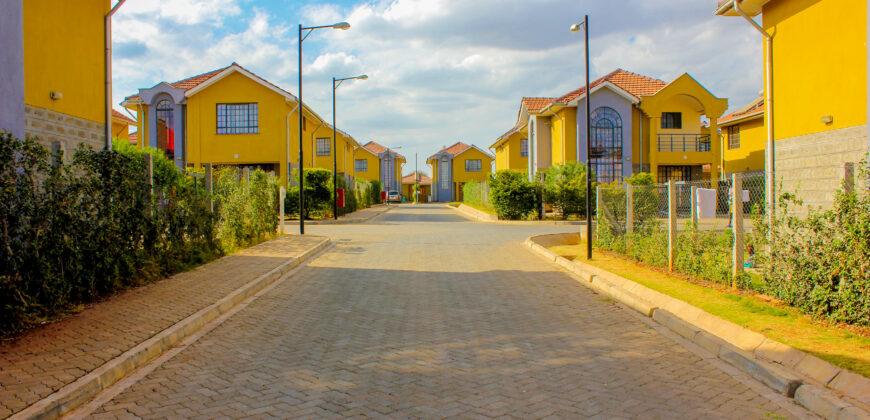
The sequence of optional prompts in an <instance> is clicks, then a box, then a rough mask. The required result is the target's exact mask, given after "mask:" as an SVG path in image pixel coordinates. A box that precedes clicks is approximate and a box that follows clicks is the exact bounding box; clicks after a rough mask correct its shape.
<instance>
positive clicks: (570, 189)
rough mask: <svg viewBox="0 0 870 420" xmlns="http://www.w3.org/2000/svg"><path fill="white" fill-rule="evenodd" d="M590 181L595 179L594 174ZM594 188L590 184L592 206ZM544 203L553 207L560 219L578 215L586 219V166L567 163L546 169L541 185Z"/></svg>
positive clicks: (593, 183) (593, 184) (594, 184)
mask: <svg viewBox="0 0 870 420" xmlns="http://www.w3.org/2000/svg"><path fill="white" fill-rule="evenodd" d="M591 172H592V179H595V172H594V171H591ZM595 186H596V183H595V182H592V191H593V192H592V194H593V195H592V200H591V203H592V206H593V207H594V205H595V204H594V203H595V195H594V194H595V192H594V191H595ZM543 192H544V203H546V204H549V205H551V206H553V208H555V209H556V210H558V211H559V213H561V214H562V217H563V218H565V217H568V216H569V215H572V214H574V215H578V216H583V217H586V216H587V215H586V165H584V164H582V163H577V162H568V163H566V164H564V165H559V166H551V167H550V168H548V169H547V171H546V172H545V176H544V184H543Z"/></svg>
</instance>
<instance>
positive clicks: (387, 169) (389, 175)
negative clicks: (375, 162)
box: [381, 154, 396, 191]
mask: <svg viewBox="0 0 870 420" xmlns="http://www.w3.org/2000/svg"><path fill="white" fill-rule="evenodd" d="M393 165H394V162H393V158H392V156H390V155H389V154H387V157H386V158H385V159H384V160H383V161H382V162H381V168H382V169H383V171H384V173H383V177H384V179H382V180H381V185H383V186H384V190H385V191H391V190H392V189H393V183H394V178H395V177H396V172H395V169H394V168H395V166H393Z"/></svg>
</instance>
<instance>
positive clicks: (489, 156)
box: [453, 144, 495, 159]
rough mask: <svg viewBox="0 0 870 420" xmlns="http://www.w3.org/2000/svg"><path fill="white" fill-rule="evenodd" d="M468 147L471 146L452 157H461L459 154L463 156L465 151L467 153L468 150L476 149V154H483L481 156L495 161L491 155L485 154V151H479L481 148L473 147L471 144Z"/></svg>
mask: <svg viewBox="0 0 870 420" xmlns="http://www.w3.org/2000/svg"><path fill="white" fill-rule="evenodd" d="M469 146H471V147H469V148H467V149H465V150H463V151H461V152H459V153H457V154H455V155H453V157H454V158H455V157H456V156H459V155H461V154H463V153H465V152H467V151H469V150H471V149H476V150H477V151H478V152H480V153H483V154H484V155H486V156H487V157H488V158H490V159H495V157H493V156H492V155H491V154H489V152H486V151H484V150H483V149H481V148H479V147H477V146H475V145H473V144H471V145H469Z"/></svg>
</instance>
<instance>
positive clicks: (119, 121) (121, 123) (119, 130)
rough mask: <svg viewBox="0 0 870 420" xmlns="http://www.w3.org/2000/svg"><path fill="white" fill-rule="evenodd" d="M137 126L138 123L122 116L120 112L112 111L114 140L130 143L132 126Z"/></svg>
mask: <svg viewBox="0 0 870 420" xmlns="http://www.w3.org/2000/svg"><path fill="white" fill-rule="evenodd" d="M131 125H136V121H135V120H133V119H132V118H130V117H128V116H126V115H124V114H122V113H121V112H120V111H118V110H115V109H113V110H112V139H113V140H114V139H118V140H121V141H126V142H129V141H130V126H131Z"/></svg>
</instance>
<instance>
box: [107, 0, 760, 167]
mask: <svg viewBox="0 0 870 420" xmlns="http://www.w3.org/2000/svg"><path fill="white" fill-rule="evenodd" d="M714 6H715V1H713V0H709V1H708V0H670V1H667V2H664V1H660V0H655V1H650V0H617V1H607V2H604V1H600V0H373V1H351V0H343V1H286V0H256V1H255V0H163V1H153V0H128V1H127V2H126V3H125V4H124V6H122V8H121V9H120V10H119V12H118V13H117V14H116V15H115V18H114V27H113V42H114V99H115V103H116V104H118V103H119V102H120V101H121V100H123V97H124V96H126V95H129V94H133V93H136V92H137V89H139V88H145V87H151V86H153V85H155V84H157V83H159V82H161V81H169V82H171V81H175V80H178V79H181V78H185V77H189V76H192V75H195V74H199V73H202V72H206V71H209V70H212V69H215V68H219V67H223V66H226V65H228V64H230V63H231V62H233V61H236V62H238V63H239V64H241V65H242V66H245V67H246V68H248V69H250V70H251V71H253V72H255V73H257V74H259V75H260V76H262V77H264V78H266V79H267V80H269V81H271V82H273V83H275V84H277V85H279V86H281V87H282V88H284V89H285V90H288V91H290V92H292V93H294V94H295V93H296V92H297V88H296V76H297V74H296V66H297V59H296V28H297V25H298V24H299V23H303V24H304V25H325V24H331V23H334V22H338V21H348V22H350V24H351V26H352V27H351V29H350V30H348V31H335V30H320V31H316V32H315V33H313V34H312V35H311V36H310V37H309V38H308V39H307V40H306V41H305V57H304V60H303V65H304V70H303V75H304V83H305V85H304V89H305V90H304V100H305V102H306V103H308V104H309V105H311V106H312V107H313V108H314V109H315V110H316V111H317V112H318V113H319V114H320V115H321V117H323V118H325V119H328V120H330V119H331V118H332V115H331V109H332V102H331V101H332V96H331V95H332V93H331V87H330V84H331V78H332V77H333V76H336V77H344V76H355V75H358V74H363V73H365V74H368V75H369V76H370V79H369V80H367V81H355V82H352V83H348V84H346V85H342V87H341V88H340V89H339V91H338V112H337V115H338V124H337V125H338V127H339V128H340V129H342V130H344V131H346V132H348V133H350V134H351V135H353V136H354V137H355V138H356V139H357V140H358V141H360V142H361V143H364V142H366V141H369V140H374V141H377V142H379V143H381V144H384V145H387V146H392V147H396V146H402V149H401V150H400V151H401V152H402V153H403V154H405V155H406V156H407V157H408V158H409V164H408V165H407V166H406V167H405V172H406V173H408V172H410V171H412V170H413V165H414V163H413V159H414V154H415V153H417V154H418V155H419V158H420V168H421V169H423V170H426V171H427V172H428V169H427V168H425V164H424V163H423V160H425V158H426V157H428V156H429V155H431V154H433V153H435V152H436V151H437V150H438V149H439V148H440V147H441V146H444V145H450V144H453V143H455V142H456V141H459V140H461V141H463V142H466V143H473V144H476V145H478V146H480V147H481V148H484V149H486V148H487V147H488V146H489V145H490V144H492V142H493V141H494V140H495V138H496V137H498V136H499V135H501V134H502V133H504V132H505V131H507V130H508V129H510V128H511V127H512V126H513V124H514V122H515V120H516V113H517V109H518V107H519V103H520V98H521V97H523V96H559V95H561V94H563V93H566V92H568V91H570V90H572V89H575V88H577V87H579V86H580V85H581V84H582V83H583V80H584V75H583V61H582V60H583V45H582V35H581V34H575V33H571V32H569V31H568V28H569V27H570V25H571V24H572V23H574V22H575V21H578V20H580V19H582V16H583V14H584V13H588V14H589V15H590V27H591V32H590V33H591V40H590V42H591V47H590V52H591V56H592V71H591V73H592V77H593V78H595V77H598V76H601V75H603V74H606V73H608V72H610V71H611V70H613V69H615V68H618V67H619V68H623V69H626V70H629V71H633V72H636V73H641V74H645V75H648V76H652V77H656V78H659V79H662V80H665V81H670V80H672V79H674V78H676V77H677V76H679V75H680V74H682V73H683V72H688V73H690V74H691V75H692V76H694V77H695V78H696V79H697V80H698V81H700V82H701V83H702V84H704V85H705V86H706V87H707V88H708V89H709V90H710V91H712V92H713V94H715V95H717V96H719V97H725V98H728V99H729V105H730V106H731V108H732V109H734V108H738V107H740V106H742V105H744V104H745V103H747V102H749V101H750V100H752V99H753V98H754V97H756V96H757V95H758V92H759V90H760V89H761V88H762V83H763V80H762V67H761V58H762V55H761V54H762V53H761V39H760V38H759V37H758V36H757V34H756V33H755V32H754V29H752V28H751V27H750V26H749V25H748V24H747V23H746V22H744V21H742V20H741V19H737V18H723V17H714V16H713V15H712V10H713V7H714ZM118 107H119V108H120V106H118Z"/></svg>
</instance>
